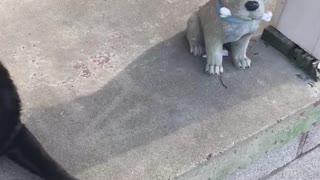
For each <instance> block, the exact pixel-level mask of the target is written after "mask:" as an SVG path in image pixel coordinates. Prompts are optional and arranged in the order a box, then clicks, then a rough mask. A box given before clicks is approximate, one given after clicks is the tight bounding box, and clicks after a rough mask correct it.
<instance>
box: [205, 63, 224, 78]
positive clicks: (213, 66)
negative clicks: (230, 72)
mask: <svg viewBox="0 0 320 180" xmlns="http://www.w3.org/2000/svg"><path fill="white" fill-rule="evenodd" d="M206 72H207V73H208V74H209V75H219V74H222V73H223V67H222V63H214V62H207V65H206Z"/></svg>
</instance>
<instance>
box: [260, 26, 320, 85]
mask: <svg viewBox="0 0 320 180" xmlns="http://www.w3.org/2000/svg"><path fill="white" fill-rule="evenodd" d="M261 39H262V40H264V41H265V42H266V43H267V44H269V45H271V46H272V47H273V48H275V49H276V50H278V51H279V52H281V53H282V54H283V55H285V56H286V57H287V58H288V59H289V60H290V62H292V63H293V64H294V65H296V66H297V67H299V68H300V69H302V70H303V71H304V72H305V73H306V74H308V75H309V76H310V78H311V79H313V80H314V81H319V80H320V60H318V59H317V58H315V57H314V56H312V55H311V54H309V53H308V52H307V51H305V50H303V49H302V48H301V47H299V46H298V45H297V44H296V43H295V42H293V41H291V40H290V39H289V38H288V37H286V36H285V35H284V34H282V33H281V32H280V31H278V30H277V29H276V28H275V27H273V26H268V27H267V28H265V29H264V31H263V33H262V36H261Z"/></svg>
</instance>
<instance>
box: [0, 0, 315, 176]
mask: <svg viewBox="0 0 320 180" xmlns="http://www.w3.org/2000/svg"><path fill="white" fill-rule="evenodd" d="M203 2H204V1H200V0H199V1H194V0H184V1H182V0H180V1H179V0H175V1H172V0H167V1H149V0H140V1H133V0H106V1H98V0H92V1H84V0H77V1H76V0H68V1H65V0H55V1H43V0H42V1H41V0H24V1H21V0H19V1H18V0H2V1H1V3H0V23H1V26H0V54H1V60H2V61H3V62H4V63H5V64H6V65H7V67H8V68H9V69H10V71H11V73H12V76H13V78H14V80H15V81H16V83H17V85H18V87H19V92H20V94H21V96H22V100H23V102H24V122H25V123H26V124H27V126H28V127H29V128H30V129H31V130H32V131H33V132H34V133H35V135H36V136H37V137H38V138H39V140H40V141H41V142H42V143H43V145H44V146H45V148H46V149H47V150H48V151H49V153H50V154H51V155H52V156H53V157H54V158H55V159H57V160H58V161H59V162H60V163H61V164H62V165H63V166H64V167H66V168H67V169H68V170H69V171H70V172H71V173H72V174H75V175H77V177H79V178H80V179H90V180H105V179H112V180H123V179H130V180H144V179H146V180H150V179H152V180H158V179H159V180H162V179H169V178H173V177H175V176H178V175H181V174H184V173H185V172H187V171H189V170H191V169H193V168H194V167H197V166H198V165H199V164H203V163H205V162H207V159H210V158H208V157H211V156H212V157H213V156H215V155H217V154H219V153H220V152H222V151H224V150H226V149H228V148H230V147H232V146H233V145H234V144H237V143H239V142H241V141H243V140H245V139H247V138H248V137H250V136H252V135H254V134H256V133H259V132H260V131H261V130H264V129H266V128H268V127H270V126H272V125H274V124H275V123H276V122H277V121H278V120H279V119H281V118H283V117H285V116H287V115H288V114H289V113H291V112H295V111H296V110H297V109H300V108H302V107H304V106H305V105H307V104H311V103H313V102H314V101H316V100H315V99H319V94H318V90H319V88H318V87H317V86H312V87H311V86H309V85H308V83H307V82H305V81H303V80H300V79H298V78H296V75H297V74H300V73H301V72H300V71H298V70H296V69H295V68H294V67H292V66H291V65H290V64H289V63H288V62H287V61H286V60H285V59H284V58H283V57H282V56H281V55H280V54H279V53H278V52H277V51H275V50H273V49H272V48H270V47H266V46H265V45H264V44H263V43H261V42H255V41H254V42H252V44H251V45H252V48H250V54H249V56H250V57H251V58H252V59H253V61H254V62H253V67H252V68H251V69H250V70H246V71H239V70H236V69H234V68H233V66H232V65H231V63H230V60H226V62H225V70H226V73H225V75H224V81H225V83H226V84H227V86H228V89H224V88H223V87H222V86H221V84H220V82H219V80H218V79H217V78H212V77H208V76H207V75H205V74H204V73H203V68H204V61H203V60H201V59H197V58H194V57H192V56H190V55H189V53H188V50H187V49H188V48H187V44H186V41H185V40H184V38H183V34H182V33H181V31H182V30H184V28H185V25H186V20H187V18H188V17H189V15H190V14H191V13H192V12H194V11H195V9H196V8H197V6H198V4H201V3H203ZM176 10H179V11H176ZM0 162H1V169H0V170H3V171H5V172H6V173H0V179H8V180H10V179H24V180H28V179H30V180H31V179H34V178H33V177H32V176H27V175H25V174H24V173H25V172H21V170H20V169H17V168H15V167H14V166H11V165H7V161H6V160H5V159H1V160H0ZM16 171H18V172H16ZM20 173H21V174H22V175H21V174H20ZM21 177H23V178H21Z"/></svg>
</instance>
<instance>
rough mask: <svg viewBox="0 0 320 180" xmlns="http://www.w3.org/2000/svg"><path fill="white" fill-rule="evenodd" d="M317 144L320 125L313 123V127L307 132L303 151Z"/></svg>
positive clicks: (319, 135) (319, 137) (318, 142)
mask: <svg viewBox="0 0 320 180" xmlns="http://www.w3.org/2000/svg"><path fill="white" fill-rule="evenodd" d="M318 144H320V127H319V125H315V126H314V127H313V129H311V130H310V131H309V132H308V133H307V138H306V141H305V145H304V147H303V152H306V151H309V150H310V149H312V148H314V147H315V146H317V145H318Z"/></svg>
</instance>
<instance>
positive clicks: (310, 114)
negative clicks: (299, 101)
mask: <svg viewBox="0 0 320 180" xmlns="http://www.w3.org/2000/svg"><path fill="white" fill-rule="evenodd" d="M317 123H320V100H319V101H316V102H315V103H313V104H310V105H308V106H306V107H304V108H302V109H300V110H298V111H297V112H295V113H293V114H292V115H290V116H287V117H285V118H282V119H279V120H278V121H277V122H276V123H275V124H273V125H271V126H269V127H267V128H266V129H265V130H263V131H260V132H259V133H257V134H255V135H253V136H251V137H250V138H248V139H247V140H244V141H242V142H240V143H237V144H236V145H235V146H233V147H232V148H230V149H228V150H226V151H225V152H223V153H221V154H220V155H216V156H213V157H211V158H208V160H207V161H206V162H204V163H202V164H199V165H198V166H197V167H196V168H194V169H192V170H190V171H188V172H186V173H184V174H182V175H179V176H177V177H176V178H175V179H176V180H186V179H187V180H222V179H224V178H225V177H226V176H227V175H229V174H231V173H233V172H235V171H236V170H237V169H244V168H246V167H248V166H249V165H250V164H252V163H253V162H255V161H256V160H257V159H258V158H260V157H263V156H264V155H265V154H266V153H268V152H270V151H273V150H275V149H278V148H281V147H283V146H284V145H286V144H287V143H289V142H291V141H292V140H293V139H295V138H296V137H298V136H299V135H301V134H302V133H305V132H307V131H309V130H310V129H311V128H312V127H313V125H314V124H317Z"/></svg>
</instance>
